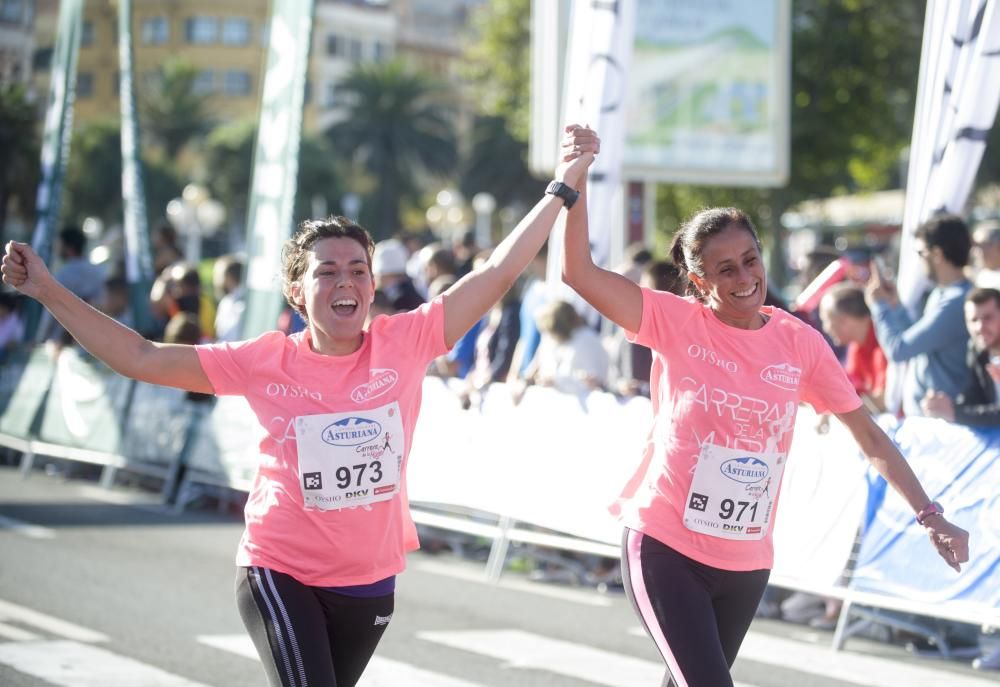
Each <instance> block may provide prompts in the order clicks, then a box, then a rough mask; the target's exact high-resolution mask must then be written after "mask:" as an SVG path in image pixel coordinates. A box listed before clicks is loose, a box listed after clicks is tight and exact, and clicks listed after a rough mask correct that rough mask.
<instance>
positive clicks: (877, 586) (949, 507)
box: [850, 418, 1000, 620]
mask: <svg viewBox="0 0 1000 687" xmlns="http://www.w3.org/2000/svg"><path fill="white" fill-rule="evenodd" d="M894 439H895V441H896V442H897V444H898V445H899V447H900V449H901V450H902V452H903V454H904V455H905V456H906V459H907V461H908V462H909V464H910V466H911V467H912V468H913V470H914V472H915V473H916V474H917V477H918V478H919V479H920V482H921V484H922V485H923V486H924V488H925V489H926V491H927V493H928V494H929V495H930V497H931V498H932V499H935V500H938V501H940V502H941V503H942V505H943V506H944V508H945V513H946V516H947V517H948V519H949V520H950V521H951V522H953V523H955V524H956V525H958V526H959V527H962V528H964V529H966V530H968V531H969V533H970V556H969V562H968V563H966V564H964V565H963V566H962V572H961V573H956V572H955V571H954V570H952V569H951V568H950V567H948V565H947V564H945V562H944V561H943V560H941V558H940V556H939V555H938V553H937V551H936V550H935V549H934V547H933V546H931V544H930V542H929V541H928V539H927V533H926V532H925V531H924V528H923V527H921V526H919V525H918V524H917V523H916V522H915V521H914V519H913V509H912V508H910V506H909V504H907V503H906V502H905V501H904V500H903V499H902V497H900V496H899V495H897V494H896V493H895V492H894V491H893V490H892V489H885V488H884V481H882V480H881V478H879V479H877V480H875V482H876V483H880V484H879V485H878V486H876V488H875V490H874V494H875V495H876V496H881V497H882V498H881V499H879V498H873V499H871V500H870V503H869V511H868V518H867V519H868V524H867V528H866V531H865V533H864V536H863V537H862V543H861V551H860V553H859V555H858V563H857V568H856V569H855V571H854V576H853V578H852V580H851V585H850V586H851V588H852V589H855V590H857V591H864V592H875V593H878V594H884V595H886V596H892V597H896V598H901V599H905V600H907V601H909V602H913V603H915V604H922V605H926V606H927V607H928V609H929V610H930V609H932V608H933V607H937V606H943V605H948V606H951V607H953V608H957V609H963V608H967V609H971V610H972V611H973V612H972V613H970V614H968V615H969V617H970V618H974V617H983V616H984V615H985V614H988V609H992V610H993V614H994V615H995V616H996V618H997V619H998V620H1000V489H998V481H1000V477H998V475H1000V451H998V447H1000V429H992V430H988V431H973V430H971V429H969V428H968V427H963V426H961V425H956V424H951V423H949V422H945V421H944V420H937V419H932V418H908V419H907V420H905V421H904V422H903V423H901V424H900V425H899V427H898V428H897V429H896V430H895V432H894ZM873 486H874V485H873ZM942 610H943V609H942Z"/></svg>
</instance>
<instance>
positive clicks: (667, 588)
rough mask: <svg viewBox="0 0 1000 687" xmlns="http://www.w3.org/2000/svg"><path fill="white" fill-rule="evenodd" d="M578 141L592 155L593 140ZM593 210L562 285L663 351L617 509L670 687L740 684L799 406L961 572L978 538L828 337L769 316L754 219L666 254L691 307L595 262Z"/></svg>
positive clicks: (708, 224) (573, 245) (738, 218)
mask: <svg viewBox="0 0 1000 687" xmlns="http://www.w3.org/2000/svg"><path fill="white" fill-rule="evenodd" d="M573 141H574V143H575V144H577V145H591V144H594V143H598V141H597V138H596V135H595V134H594V133H593V132H592V131H589V130H586V129H580V130H577V131H576V132H574V138H573ZM584 195H585V193H584V192H583V191H581V196H584ZM585 200H586V199H585V197H581V198H580V203H579V205H578V207H577V208H576V209H573V210H571V211H570V212H569V214H568V217H567V225H566V239H565V244H564V248H563V251H564V252H563V279H564V280H565V281H566V283H568V284H569V285H570V286H572V287H573V288H574V289H575V290H576V291H577V292H578V293H579V294H580V295H581V296H582V297H583V298H585V299H586V300H587V301H589V302H590V303H591V305H593V306H594V307H595V308H596V309H597V310H598V311H599V312H601V313H602V314H603V315H604V316H605V317H607V318H609V319H611V320H612V321H614V322H615V323H617V324H618V325H619V326H620V327H622V328H623V329H624V330H625V331H626V333H627V336H628V337H629V339H630V340H631V341H634V342H635V343H639V344H642V345H644V346H648V347H649V348H651V349H652V351H653V366H652V374H651V379H650V385H651V394H652V401H653V410H654V420H653V427H652V429H651V431H650V435H649V440H648V442H647V445H646V449H645V452H644V455H643V457H642V462H641V464H640V466H639V469H638V470H637V471H636V473H635V475H634V476H633V477H632V479H631V480H630V481H629V483H628V484H627V485H626V487H625V490H624V492H623V494H622V496H621V498H620V499H619V501H618V503H616V504H615V506H614V507H613V510H615V511H617V512H618V513H619V514H620V515H621V518H622V520H623V522H624V524H625V534H624V538H623V551H622V572H623V577H624V579H625V589H626V591H627V592H628V594H629V597H630V599H631V600H632V602H633V605H634V606H635V608H636V611H637V612H638V613H639V616H640V617H641V618H642V621H643V623H644V624H645V626H646V629H647V631H648V632H649V633H650V635H651V636H652V638H653V640H654V641H655V643H656V645H657V648H658V649H659V650H660V653H661V654H662V656H663V659H664V661H665V662H666V665H667V677H666V680H665V684H670V682H671V680H672V681H673V684H674V685H676V686H677V687H686V686H688V685H692V686H699V687H724V686H725V685H732V684H733V682H732V678H731V677H730V674H729V668H730V666H732V664H733V661H735V660H736V654H737V651H738V650H739V647H740V643H741V642H742V641H743V637H744V635H745V634H746V631H747V629H748V628H749V626H750V622H751V620H752V619H753V615H754V611H755V609H756V607H757V604H758V601H759V600H760V597H761V595H762V594H763V591H764V588H765V586H766V584H767V579H768V575H769V571H770V568H771V566H772V561H773V556H772V548H771V529H772V527H771V526H772V517H773V515H774V512H775V505H776V502H777V498H778V492H779V490H780V487H781V474H782V471H783V469H784V464H785V460H786V457H787V454H788V449H789V446H790V445H791V439H792V429H793V427H794V425H795V413H796V409H797V407H798V404H799V403H800V402H806V403H810V404H811V405H813V406H814V407H815V408H816V410H817V412H830V413H833V414H835V415H837V417H839V418H840V419H841V421H843V422H844V424H845V425H847V427H848V428H849V429H850V431H851V433H852V434H853V436H854V437H855V439H856V440H857V442H858V445H859V446H860V448H861V450H862V451H863V452H864V453H865V455H866V456H868V458H869V460H870V461H871V462H872V464H873V465H874V466H875V468H877V469H878V471H879V472H880V473H881V474H882V475H883V476H884V477H885V478H886V480H887V481H888V482H889V484H891V485H892V486H893V487H894V488H895V489H896V490H897V491H898V492H899V493H900V494H901V495H902V496H903V498H905V499H906V501H907V502H908V503H909V504H910V505H911V506H912V507H913V510H914V512H915V513H916V514H917V520H918V521H919V522H920V523H921V524H922V525H923V526H924V527H926V528H927V532H928V534H929V535H930V539H931V542H932V543H933V545H934V546H935V547H936V548H937V550H938V552H939V553H940V554H941V556H942V557H943V558H944V559H945V561H946V562H947V563H948V564H949V565H951V566H952V567H953V568H955V570H959V568H960V564H961V563H963V562H965V561H967V560H968V551H969V548H968V536H969V535H968V533H967V532H965V531H964V530H962V529H961V528H959V527H956V526H955V525H953V524H951V523H949V522H948V521H947V520H945V518H944V516H943V515H942V512H943V511H942V509H941V506H940V505H938V504H937V503H936V502H932V501H931V500H930V498H929V497H928V496H927V494H926V492H925V491H924V489H923V487H921V485H920V483H919V482H918V481H917V479H916V477H915V476H914V474H913V472H912V471H911V470H910V468H909V466H908V465H907V464H906V462H905V460H904V459H903V457H902V456H901V455H900V453H899V451H898V449H897V448H896V446H895V445H894V444H893V443H892V441H891V440H890V439H889V438H888V437H887V436H886V435H885V433H884V432H882V430H881V429H880V428H879V427H878V425H877V424H875V422H874V421H873V420H872V418H871V416H870V415H869V414H868V412H867V411H866V410H865V409H864V408H863V407H862V405H861V400H860V399H859V398H858V395H857V393H856V392H855V391H854V388H853V386H852V385H851V383H850V381H849V380H848V378H847V376H846V374H845V373H844V371H843V369H842V368H841V366H840V364H839V363H838V362H837V359H836V358H835V357H834V355H833V352H832V350H831V349H830V347H829V346H828V345H827V343H826V341H825V340H824V339H823V338H822V336H821V335H820V334H819V332H817V331H816V330H815V329H813V328H812V327H810V326H808V325H807V324H805V323H803V322H801V321H800V320H798V319H797V318H795V317H793V316H791V315H789V314H788V313H786V312H785V311H783V310H780V309H778V308H774V307H769V306H765V305H764V298H765V296H766V294H767V275H766V274H765V272H764V265H763V262H762V259H761V249H760V241H759V240H758V238H757V233H756V231H755V230H754V227H753V225H752V223H751V222H750V219H749V218H748V217H747V215H746V214H745V213H743V212H742V211H740V210H737V209H735V208H711V209H707V210H703V211H701V212H699V213H697V214H696V215H695V216H694V217H692V218H691V219H690V220H688V221H687V222H686V223H685V224H684V225H683V226H682V227H681V228H680V229H679V230H678V232H677V234H676V235H675V237H674V244H673V248H672V250H671V257H672V258H673V261H674V264H675V265H677V266H678V267H679V268H680V269H681V270H682V272H686V274H687V278H688V280H689V285H688V293H689V294H690V295H689V296H688V297H686V298H682V297H679V296H676V295H674V294H672V293H667V292H663V291H654V290H651V289H647V288H640V287H639V286H638V285H636V284H635V283H633V282H632V281H630V280H629V279H627V278H625V277H623V276H621V275H619V274H616V273H614V272H611V271H608V270H605V269H601V268H599V267H597V266H596V265H595V264H594V263H593V261H592V259H591V255H590V248H589V237H588V231H587V213H586V203H585Z"/></svg>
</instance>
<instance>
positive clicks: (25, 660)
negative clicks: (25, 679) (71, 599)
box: [0, 639, 208, 687]
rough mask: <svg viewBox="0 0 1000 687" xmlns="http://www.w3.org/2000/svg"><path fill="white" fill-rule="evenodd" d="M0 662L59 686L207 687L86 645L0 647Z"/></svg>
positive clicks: (63, 642)
mask: <svg viewBox="0 0 1000 687" xmlns="http://www.w3.org/2000/svg"><path fill="white" fill-rule="evenodd" d="M0 663H2V664H5V665H8V666H10V667H11V668H13V669H14V670H17V671H19V672H21V673H25V674H27V675H31V676H33V677H37V678H39V679H42V680H45V681H47V682H50V683H52V684H54V685H59V686H60V687H136V685H142V686H143V687H208V686H207V685H205V684H203V683H200V682H192V681H191V680H187V679H185V678H182V677H180V676H179V675H174V674H172V673H168V672H167V671H165V670H161V669H159V668H155V667H153V666H151V665H147V664H145V663H142V662H140V661H136V660H134V659H131V658H126V657H125V656H119V655H117V654H113V653H111V652H110V651H108V650H107V649H101V648H99V647H96V646H91V645H89V644H80V643H78V642H70V641H67V640H62V639H60V640H56V641H51V642H12V643H10V644H0Z"/></svg>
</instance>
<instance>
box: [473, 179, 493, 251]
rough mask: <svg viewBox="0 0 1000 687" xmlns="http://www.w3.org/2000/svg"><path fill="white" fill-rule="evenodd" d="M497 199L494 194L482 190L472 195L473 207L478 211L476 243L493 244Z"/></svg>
mask: <svg viewBox="0 0 1000 687" xmlns="http://www.w3.org/2000/svg"><path fill="white" fill-rule="evenodd" d="M496 207H497V200H496V198H494V197H493V195H492V194H489V193H486V192H485V191H481V192H479V193H477V194H476V195H474V196H472V209H473V210H475V212H476V245H477V246H479V247H480V248H489V247H490V246H492V245H493V236H492V232H491V231H490V230H491V228H492V219H493V211H494V210H496Z"/></svg>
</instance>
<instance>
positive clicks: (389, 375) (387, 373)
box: [351, 368, 399, 403]
mask: <svg viewBox="0 0 1000 687" xmlns="http://www.w3.org/2000/svg"><path fill="white" fill-rule="evenodd" d="M397 381H399V373H398V372H396V371H395V370H389V369H377V368H376V369H373V370H372V371H371V373H370V374H369V376H368V381H367V382H366V383H365V384H359V385H357V386H356V387H354V390H353V391H351V400H352V401H354V402H355V403H364V402H365V401H367V400H368V399H370V398H375V397H376V396H381V395H382V394H384V393H385V392H386V391H388V390H389V389H391V388H392V387H394V386H396V382H397Z"/></svg>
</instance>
